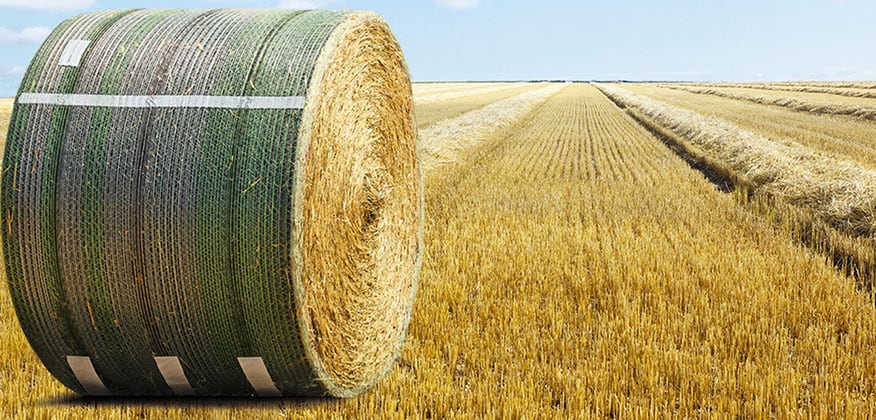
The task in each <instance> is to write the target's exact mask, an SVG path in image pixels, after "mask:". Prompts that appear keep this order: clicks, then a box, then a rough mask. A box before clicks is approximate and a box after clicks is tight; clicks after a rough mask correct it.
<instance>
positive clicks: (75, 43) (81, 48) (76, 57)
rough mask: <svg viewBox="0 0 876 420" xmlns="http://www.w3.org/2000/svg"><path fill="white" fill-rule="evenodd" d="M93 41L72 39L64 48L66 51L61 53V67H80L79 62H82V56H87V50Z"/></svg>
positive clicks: (59, 63) (59, 62)
mask: <svg viewBox="0 0 876 420" xmlns="http://www.w3.org/2000/svg"><path fill="white" fill-rule="evenodd" d="M90 43H91V41H86V40H84V39H71V40H69V41H67V45H65V46H64V50H63V51H61V58H59V59H58V65H59V66H72V67H77V66H79V62H80V61H82V54H85V49H86V48H88V44H90Z"/></svg>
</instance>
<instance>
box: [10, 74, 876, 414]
mask: <svg viewBox="0 0 876 420" xmlns="http://www.w3.org/2000/svg"><path fill="white" fill-rule="evenodd" d="M813 86H821V88H820V89H822V90H824V89H827V88H829V89H841V88H844V87H842V86H839V85H836V86H835V85H832V84H827V85H815V84H814V85H813ZM703 88H704V87H702V86H700V87H697V89H703ZM705 88H706V89H711V88H709V87H705ZM864 88H865V87H860V88H859V87H857V86H856V87H855V89H864ZM715 89H717V88H715ZM746 89H751V88H749V87H746ZM690 90H691V87H690V86H682V87H679V86H675V85H673V86H665V85H661V86H657V85H647V84H638V85H629V84H597V85H591V84H588V83H564V84H559V83H539V84H517V83H515V84H510V83H506V84H496V85H488V84H475V83H467V84H445V83H437V84H429V85H415V87H414V92H415V93H414V101H415V109H416V115H417V120H418V125H419V133H420V137H419V147H420V157H421V163H422V166H423V168H424V171H425V173H424V178H425V180H424V189H425V209H426V210H425V211H426V213H425V233H424V235H425V237H424V243H425V248H424V255H423V266H422V272H421V275H420V283H419V291H418V294H417V298H416V301H415V305H414V309H413V315H412V318H411V323H410V327H409V330H408V335H407V339H406V341H405V343H404V345H403V348H402V350H401V354H400V358H399V360H398V361H397V363H396V365H395V366H394V368H393V369H392V370H391V371H390V373H389V374H388V375H387V376H386V377H385V378H384V379H383V380H381V381H379V382H378V383H377V384H376V386H375V387H374V388H373V389H371V390H370V391H368V392H366V393H364V394H362V395H360V396H359V397H356V398H352V399H343V400H335V399H303V400H298V399H279V400H278V399H262V400H254V399H203V398H201V399H198V398H195V399H147V400H142V399H82V398H79V397H77V396H76V395H75V394H73V393H72V392H71V391H69V390H67V389H65V388H64V387H63V386H61V385H60V383H58V382H57V381H56V380H55V379H53V378H52V377H51V376H50V375H49V373H48V372H47V371H46V370H45V369H44V368H43V367H42V366H41V365H40V362H39V361H38V359H37V358H36V356H35V355H34V353H33V352H32V351H31V350H30V349H29V347H28V344H27V342H26V340H25V338H24V336H23V334H22V332H21V330H20V327H19V326H18V324H17V321H16V320H15V315H14V313H13V310H12V306H11V303H10V297H9V293H8V291H7V288H2V292H0V299H2V300H0V304H2V306H0V310H2V315H0V316H2V319H0V322H2V333H3V337H4V338H5V339H4V340H3V342H2V345H0V363H2V369H0V374H2V377H0V381H2V382H0V387H2V397H0V398H2V402H0V416H3V417H16V416H19V417H57V418H97V417H100V418H104V417H107V418H125V417H132V416H154V417H183V416H184V417H194V418H197V417H209V418H213V417H223V418H224V417H230V418H276V417H303V418H325V417H334V418H351V417H352V418H371V417H386V418H404V417H431V418H448V417H449V418H454V417H457V418H472V417H505V418H508V417H510V418H520V417H544V418H570V417H606V416H609V417H645V416H650V417H700V416H721V415H729V416H745V417H780V418H786V417H792V416H794V417H796V416H817V417H847V418H855V417H869V416H873V415H874V414H876V334H874V331H876V305H874V297H873V294H872V292H871V282H870V280H869V277H867V275H868V273H870V274H872V273H871V272H869V271H867V267H869V266H868V265H867V264H870V263H872V261H871V260H868V258H873V256H872V249H873V248H872V243H871V242H869V241H871V240H873V235H874V231H876V229H874V226H876V224H874V222H873V221H874V217H876V215H874V214H873V208H874V207H873V206H871V205H870V204H871V203H872V201H868V200H870V197H871V196H870V195H867V194H870V191H872V190H874V189H876V185H874V184H871V183H870V182H869V180H870V178H868V177H871V176H873V177H876V173H874V172H873V171H874V169H873V168H874V167H876V152H872V151H871V150H873V149H874V148H876V146H874V144H876V143H873V140H872V139H873V137H870V138H871V140H870V141H869V142H868V141H867V139H866V138H865V136H862V135H859V132H858V131H855V130H857V127H860V128H861V129H866V130H876V129H874V128H873V127H874V126H876V123H874V122H872V121H869V120H867V119H866V118H865V117H862V116H860V115H857V116H856V115H853V114H835V115H827V114H825V113H816V112H811V113H810V112H807V111H801V110H797V109H791V108H787V107H783V106H779V105H776V104H773V103H755V102H752V101H750V100H748V99H745V98H736V97H728V96H726V95H722V96H716V95H712V94H710V93H693V92H691V91H690ZM770 92H773V93H779V94H781V95H790V96H793V95H795V94H796V93H795V91H792V90H785V89H778V88H776V89H774V90H772V91H770ZM769 94H770V93H764V94H763V96H767V95H769ZM818 94H819V95H825V94H826V93H824V92H819V93H818ZM759 95H760V94H759ZM836 96H837V97H838V99H837V101H836V104H837V106H841V105H842V106H845V105H843V104H846V103H847V101H848V100H849V98H852V96H847V95H836ZM688 99H690V100H688ZM800 100H801V101H803V100H804V99H800ZM805 100H810V99H808V98H806V99H805ZM8 107H9V106H8V103H4V108H3V110H4V111H0V112H5V113H4V114H2V115H3V118H8ZM760 113H763V115H770V119H769V121H771V122H775V119H778V118H787V119H788V123H787V124H785V127H784V129H782V128H781V127H779V124H773V125H771V124H769V123H768V122H767V121H759V120H758V118H757V115H760ZM810 119H811V120H810ZM810 121H811V122H810ZM3 124H6V122H5V121H4V122H3ZM4 127H5V125H4ZM740 133H741V134H740ZM4 134H5V131H4ZM800 163H805V164H800ZM837 174H839V175H837ZM801 180H804V181H805V183H803V184H801V182H803V181H801ZM861 180H864V181H861ZM795 185H796V186H798V188H792V186H795ZM800 185H803V187H800ZM856 200H857V201H856ZM868 206H869V207H868ZM868 250H870V251H868ZM868 252H870V253H869V254H868Z"/></svg>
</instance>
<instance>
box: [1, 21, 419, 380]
mask: <svg viewBox="0 0 876 420" xmlns="http://www.w3.org/2000/svg"><path fill="white" fill-rule="evenodd" d="M412 107H413V105H412V101H411V87H410V78H409V76H408V70H407V67H406V65H405V63H404V59H403V57H402V54H401V50H400V48H399V46H398V43H397V42H396V40H395V38H394V37H393V35H392V33H391V32H390V30H389V28H388V27H387V25H386V23H385V22H384V21H383V20H382V19H381V18H380V17H379V16H377V15H376V14H373V13H370V12H355V11H322V10H312V11H288V10H119V11H106V12H96V13H88V14H84V15H81V16H77V17H74V18H71V19H69V20H67V21H65V22H63V23H61V24H60V25H59V26H58V28H57V29H55V31H54V32H52V34H51V35H50V36H49V37H48V39H46V41H45V42H44V44H43V45H42V46H41V47H40V49H39V51H38V52H37V54H36V56H35V57H34V59H33V61H32V62H31V65H30V67H29V68H28V70H27V73H26V74H25V76H24V80H23V82H22V85H21V88H20V91H19V93H18V96H17V97H16V103H15V108H14V110H13V115H12V120H11V123H10V127H9V135H8V139H7V143H6V149H5V157H4V161H3V177H2V203H0V204H2V216H0V217H2V219H3V220H2V232H3V245H4V248H3V249H4V253H5V262H6V270H7V276H8V279H9V285H10V290H11V293H12V298H13V301H14V304H15V309H16V312H17V314H18V318H19V320H20V322H21V326H22V328H23V330H24V332H25V334H26V336H27V338H28V340H29V341H30V343H31V346H32V347H33V349H34V350H35V351H36V353H37V355H38V356H39V358H40V359H41V360H42V361H43V363H44V364H45V366H46V368H47V369H48V370H49V371H50V372H51V373H52V374H53V375H54V376H55V377H57V378H58V379H59V380H60V381H61V382H62V383H64V385H66V386H67V387H69V388H71V389H73V390H75V391H76V392H79V393H86V394H91V395H187V394H194V395H262V396H270V395H334V396H352V395H356V394H357V393H360V392H362V391H363V390H365V389H367V388H368V387H369V386H371V385H372V384H373V383H374V382H376V381H377V380H378V379H379V378H380V377H381V376H383V375H384V374H385V373H386V372H387V371H388V370H389V369H390V367H391V366H392V364H393V362H394V360H395V358H396V356H397V354H398V352H399V349H400V347H401V343H402V341H403V339H404V335H405V331H406V329H407V325H408V322H409V320H410V314H411V309H412V305H413V297H414V294H415V292H416V282H417V276H418V273H419V265H420V256H421V249H422V233H421V232H422V228H421V227H422V188H421V183H420V174H419V166H418V162H417V150H416V142H415V131H414V130H415V129H414V124H413V113H412Z"/></svg>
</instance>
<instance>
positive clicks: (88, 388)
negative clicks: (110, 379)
mask: <svg viewBox="0 0 876 420" xmlns="http://www.w3.org/2000/svg"><path fill="white" fill-rule="evenodd" d="M67 364H68V365H70V370H72V371H73V375H75V376H76V380H77V381H79V383H80V384H82V387H83V388H85V392H86V393H87V394H88V395H100V396H106V395H110V391H109V389H107V387H106V385H104V384H103V381H101V380H100V377H99V376H97V371H95V370H94V365H93V364H91V358H90V357H88V356H67Z"/></svg>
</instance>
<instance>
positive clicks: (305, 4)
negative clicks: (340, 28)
mask: <svg viewBox="0 0 876 420" xmlns="http://www.w3.org/2000/svg"><path fill="white" fill-rule="evenodd" d="M0 1H3V0H0ZM331 2H332V0H280V2H279V3H277V7H279V8H281V9H322V8H323V7H326V6H328V5H329V3H331Z"/></svg>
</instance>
